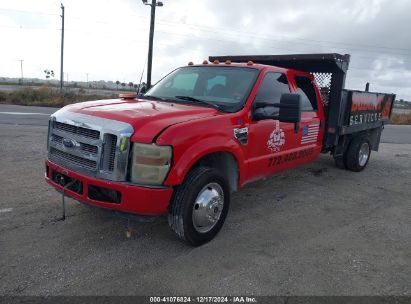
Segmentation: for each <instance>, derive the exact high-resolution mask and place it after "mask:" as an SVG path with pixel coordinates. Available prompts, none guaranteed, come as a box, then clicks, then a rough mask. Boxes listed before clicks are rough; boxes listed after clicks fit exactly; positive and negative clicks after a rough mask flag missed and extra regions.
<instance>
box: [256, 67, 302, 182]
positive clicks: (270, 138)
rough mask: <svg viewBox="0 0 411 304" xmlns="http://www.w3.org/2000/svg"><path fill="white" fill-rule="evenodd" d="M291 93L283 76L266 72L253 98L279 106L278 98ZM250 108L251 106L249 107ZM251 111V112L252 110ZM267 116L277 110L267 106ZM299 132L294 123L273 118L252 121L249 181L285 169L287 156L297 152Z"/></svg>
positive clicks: (284, 75)
mask: <svg viewBox="0 0 411 304" xmlns="http://www.w3.org/2000/svg"><path fill="white" fill-rule="evenodd" d="M284 93H290V87H289V84H288V79H287V76H286V74H284V73H279V72H267V73H266V74H265V76H264V79H263V81H262V82H261V85H260V87H259V89H258V91H257V95H256V97H255V99H254V103H255V102H256V101H264V102H266V103H272V104H274V103H280V98H281V95H282V94H284ZM252 109H253V107H252ZM252 111H253V110H252ZM266 111H272V113H270V114H278V112H279V109H278V108H276V107H274V106H273V107H267V110H266ZM297 139H298V132H297V133H295V132H294V123H285V122H280V121H278V120H273V119H264V120H258V121H255V120H251V121H250V125H249V143H248V160H249V163H248V164H249V171H248V172H249V173H250V176H249V179H250V181H252V180H258V179H260V178H262V177H264V176H268V175H271V174H273V173H276V172H279V171H281V170H284V169H286V168H287V165H288V164H289V162H287V160H286V156H287V154H289V153H291V152H292V151H293V150H296V149H298V146H299V145H298V140H297Z"/></svg>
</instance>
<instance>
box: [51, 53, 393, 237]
mask: <svg viewBox="0 0 411 304" xmlns="http://www.w3.org/2000/svg"><path fill="white" fill-rule="evenodd" d="M249 57H252V56H249ZM253 58H254V59H256V60H255V62H253V61H252V60H248V59H247V60H244V59H245V57H244V58H237V59H238V60H236V59H235V58H233V59H234V60H236V61H239V63H233V62H232V61H231V59H230V58H223V57H219V58H211V57H210V62H209V61H204V62H203V63H202V64H198V65H194V64H192V63H189V64H188V65H187V66H185V67H181V68H178V69H176V70H174V71H173V72H171V73H170V74H168V75H167V76H165V77H164V78H163V79H161V80H160V81H159V82H158V83H157V84H156V85H155V86H154V87H152V88H151V89H150V90H148V91H147V92H146V93H145V94H144V95H141V96H138V97H136V98H134V97H132V98H130V97H127V96H126V97H124V98H120V99H114V100H102V101H95V102H86V103H78V104H74V105H70V106H67V107H64V108H63V109H61V110H59V111H57V112H56V113H54V114H53V115H52V116H51V117H50V123H49V132H48V158H47V160H46V181H47V182H48V183H49V184H50V185H52V186H53V187H54V188H56V189H57V190H59V191H62V192H63V195H68V196H70V197H72V198H74V199H76V200H78V201H80V202H83V203H86V204H90V205H94V206H98V207H101V208H106V209H111V210H115V211H119V212H127V213H133V214H139V215H146V216H147V215H150V216H151V215H161V214H167V215H168V221H169V226H170V228H171V229H172V230H173V231H174V232H175V234H176V235H177V236H178V237H179V238H181V239H182V240H184V241H186V242H187V243H189V244H191V245H201V244H203V243H205V242H208V241H210V240H211V239H212V238H213V237H214V236H215V235H216V234H217V233H218V232H219V230H220V229H221V227H222V225H223V223H224V220H225V218H226V216H227V213H228V209H229V204H230V195H231V193H232V192H235V191H238V190H240V189H241V188H242V187H243V186H244V185H245V184H247V183H250V182H253V181H256V180H259V179H261V178H265V177H267V176H270V175H273V174H275V173H278V172H281V171H283V170H287V169H291V168H294V167H297V166H300V165H303V164H305V163H308V162H311V161H314V160H315V159H316V158H317V157H318V155H319V154H320V153H321V152H330V153H332V154H333V156H334V158H335V159H336V162H337V165H338V164H339V166H340V167H345V168H348V169H352V170H353V169H356V170H353V171H360V170H362V169H363V168H364V167H365V166H366V164H367V163H368V159H369V156H370V152H371V149H372V148H373V149H375V148H377V149H378V143H379V135H380V132H381V131H380V130H381V128H382V122H383V120H382V119H380V120H378V121H379V122H381V124H380V125H378V122H377V121H375V122H374V123H375V125H373V126H374V128H372V129H370V127H369V125H367V126H366V127H365V128H364V126H358V125H356V126H354V127H355V128H356V131H355V132H354V131H353V132H352V131H351V130H352V128H351V126H350V125H349V124H348V126H347V128H345V129H343V128H341V129H338V130H334V131H333V130H332V128H334V126H338V124H337V125H336V124H335V122H334V121H333V120H332V119H331V120H330V119H329V117H331V116H337V117H339V118H338V119H340V117H341V116H344V115H346V113H347V111H345V109H346V108H347V105H348V104H349V102H348V99H349V97H347V96H348V95H347V94H345V95H344V94H343V91H342V88H341V90H340V91H341V94H340V96H339V98H337V99H338V100H339V102H340V103H339V105H341V104H342V103H343V101H344V98H345V105H344V106H339V109H341V110H340V111H339V113H337V114H336V113H334V112H335V110H332V108H330V107H325V106H324V105H325V104H326V103H325V101H324V97H323V96H324V90H323V91H321V88H319V87H318V86H317V82H316V79H315V75H314V74H313V73H312V72H310V71H309V70H308V69H305V70H304V69H303V70H298V69H294V68H293V66H290V67H288V68H287V67H285V66H281V62H284V58H283V60H282V61H281V62H280V64H278V65H274V64H265V63H266V62H264V60H262V58H258V57H253ZM263 59H264V58H263ZM265 59H267V58H265ZM269 59H270V60H273V58H272V57H270V58H269ZM297 59H298V58H297ZM300 59H301V58H300ZM334 59H335V58H334ZM267 60H268V59H267ZM259 61H262V62H261V63H258V62H259ZM297 61H298V60H297ZM334 62H336V61H335V60H334ZM337 79H338V77H337ZM331 91H332V90H331ZM344 96H345V97H344ZM393 98H394V97H393ZM391 107H392V104H391ZM342 110H344V111H345V112H343V111H342ZM342 114H344V115H342ZM388 115H389V114H388ZM347 121H348V120H347ZM349 121H354V120H353V119H351V120H349ZM340 125H341V127H343V126H344V125H343V124H340ZM370 130H371V131H370ZM333 132H334V133H333ZM335 132H337V134H338V135H340V136H337V137H335V136H333V135H332V134H335ZM343 132H345V133H344V134H343ZM378 132H379V133H378ZM353 134H354V135H353ZM355 134H357V135H358V134H361V136H355ZM364 134H366V135H364ZM367 134H368V135H367ZM354 138H355V144H354V146H355V147H354V148H352V145H353V139H354ZM358 138H361V140H358ZM330 142H331V144H330ZM364 145H365V146H364ZM350 149H351V150H350ZM361 149H362V150H361ZM361 151H362V152H361ZM360 152H361V153H362V154H361V153H360ZM347 155H349V157H347ZM361 155H362V157H363V158H362V160H364V159H365V163H364V162H361V161H360V156H361ZM360 163H361V164H360ZM357 169H358V170H357Z"/></svg>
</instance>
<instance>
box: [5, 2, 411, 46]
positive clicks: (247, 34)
mask: <svg viewBox="0 0 411 304" xmlns="http://www.w3.org/2000/svg"><path fill="white" fill-rule="evenodd" d="M0 10H3V11H12V12H19V13H27V14H42V15H53V16H57V14H51V13H45V12H39V11H22V10H14V9H1V8H0ZM123 16H125V17H127V16H130V17H138V18H148V17H146V16H143V15H138V14H127V15H123ZM72 18H74V19H82V20H87V21H88V22H92V23H101V24H108V25H111V24H112V23H109V22H106V21H98V20H94V21H91V20H90V19H87V18H85V17H79V16H73V17H72ZM157 23H159V24H165V25H170V24H171V25H180V26H181V25H183V26H185V27H191V28H195V29H197V30H201V31H208V32H211V33H217V34H220V35H221V33H222V32H226V33H229V32H232V33H237V34H239V35H240V36H243V37H250V38H253V39H263V40H277V41H281V42H286V41H284V38H286V39H290V38H291V39H293V40H299V41H305V42H306V43H310V44H319V43H326V44H334V45H346V46H355V47H361V48H371V49H376V48H378V49H386V50H395V51H405V52H411V49H406V48H394V47H388V46H381V45H372V44H359V43H347V42H339V41H331V40H318V39H308V38H298V37H288V36H284V35H283V36H262V35H256V33H254V32H247V31H239V30H235V29H230V28H227V27H224V28H222V27H208V26H205V25H198V24H191V23H184V24H181V23H178V22H173V21H168V20H163V19H158V20H157ZM293 40H291V41H289V42H288V43H296V42H295V41H293ZM286 43H287V42H286Z"/></svg>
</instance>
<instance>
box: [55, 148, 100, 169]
mask: <svg viewBox="0 0 411 304" xmlns="http://www.w3.org/2000/svg"><path fill="white" fill-rule="evenodd" d="M50 155H52V156H55V157H57V158H59V159H61V160H63V161H68V162H70V163H72V164H75V165H81V166H83V167H84V168H87V169H89V170H92V171H94V170H96V168H97V162H95V161H92V160H89V159H86V158H82V157H79V156H76V155H73V154H70V153H67V152H63V151H60V150H57V149H55V148H50Z"/></svg>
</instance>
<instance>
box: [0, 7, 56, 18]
mask: <svg viewBox="0 0 411 304" xmlns="http://www.w3.org/2000/svg"><path fill="white" fill-rule="evenodd" d="M0 11H6V12H13V13H22V14H30V15H32V14H35V15H49V16H58V14H52V13H45V12H39V11H22V10H16V9H8V8H0Z"/></svg>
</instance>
